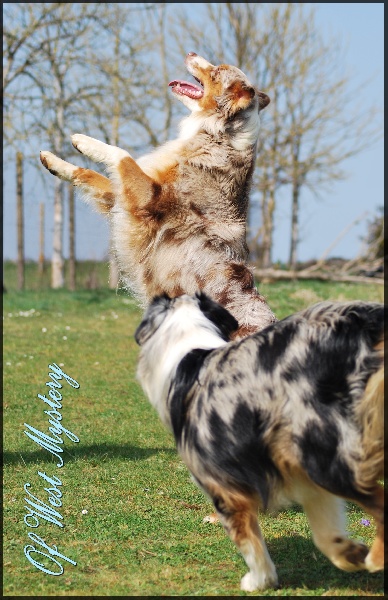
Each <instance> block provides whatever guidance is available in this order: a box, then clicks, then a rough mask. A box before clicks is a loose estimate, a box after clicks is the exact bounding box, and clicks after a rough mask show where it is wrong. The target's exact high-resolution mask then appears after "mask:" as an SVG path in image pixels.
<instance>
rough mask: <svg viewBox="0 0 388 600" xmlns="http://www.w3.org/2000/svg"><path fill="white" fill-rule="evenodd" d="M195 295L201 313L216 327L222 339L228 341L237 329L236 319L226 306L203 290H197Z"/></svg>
mask: <svg viewBox="0 0 388 600" xmlns="http://www.w3.org/2000/svg"><path fill="white" fill-rule="evenodd" d="M196 297H197V298H198V301H199V308H200V310H201V311H202V313H203V314H204V315H205V317H206V318H207V319H209V321H211V322H212V323H214V325H216V327H218V329H219V330H220V332H221V335H222V337H223V339H224V340H225V341H227V342H229V340H230V336H231V334H232V333H233V332H234V331H236V330H237V329H238V322H237V321H236V319H235V318H234V317H233V315H231V314H230V312H229V311H228V310H226V308H224V307H223V306H221V304H218V302H215V301H214V300H212V299H211V298H209V296H207V295H206V294H205V293H204V292H197V293H196Z"/></svg>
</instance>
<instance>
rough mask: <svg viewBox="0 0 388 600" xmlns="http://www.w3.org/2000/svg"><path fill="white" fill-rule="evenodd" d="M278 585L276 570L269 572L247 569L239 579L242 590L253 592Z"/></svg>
mask: <svg viewBox="0 0 388 600" xmlns="http://www.w3.org/2000/svg"><path fill="white" fill-rule="evenodd" d="M277 586H278V576H277V574H276V571H275V570H273V571H272V572H270V573H255V572H253V571H249V572H248V573H247V574H246V575H244V577H243V578H242V579H241V589H242V590H243V591H244V592H254V591H255V590H266V589H268V588H276V587H277Z"/></svg>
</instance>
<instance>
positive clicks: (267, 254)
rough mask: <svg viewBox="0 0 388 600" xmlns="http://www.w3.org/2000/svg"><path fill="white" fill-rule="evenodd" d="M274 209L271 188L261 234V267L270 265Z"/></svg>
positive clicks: (265, 267) (273, 195) (266, 267)
mask: <svg viewBox="0 0 388 600" xmlns="http://www.w3.org/2000/svg"><path fill="white" fill-rule="evenodd" d="M274 209H275V194H274V191H273V189H271V190H270V191H269V199H268V201H267V202H266V207H265V215H263V217H264V234H263V259H262V264H263V269H268V268H269V267H270V266H271V265H272V241H273V213H274Z"/></svg>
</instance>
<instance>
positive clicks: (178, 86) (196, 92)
mask: <svg viewBox="0 0 388 600" xmlns="http://www.w3.org/2000/svg"><path fill="white" fill-rule="evenodd" d="M195 79H197V78H195ZM197 81H198V83H200V84H201V82H200V81H199V79H197ZM168 85H169V86H170V87H172V91H173V92H175V94H180V95H181V96H188V97H189V98H193V99H194V100H199V98H202V96H203V94H204V90H203V87H202V84H201V87H200V86H199V85H195V84H193V83H189V82H188V81H179V80H178V79H176V80H174V81H170V83H169V84H168Z"/></svg>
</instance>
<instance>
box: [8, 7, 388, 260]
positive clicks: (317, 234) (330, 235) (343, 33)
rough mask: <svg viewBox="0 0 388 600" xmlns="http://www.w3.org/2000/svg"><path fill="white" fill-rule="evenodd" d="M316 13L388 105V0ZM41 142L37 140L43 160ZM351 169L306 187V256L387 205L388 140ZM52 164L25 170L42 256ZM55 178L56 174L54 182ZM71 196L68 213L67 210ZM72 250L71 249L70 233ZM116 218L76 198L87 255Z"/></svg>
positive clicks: (281, 220)
mask: <svg viewBox="0 0 388 600" xmlns="http://www.w3.org/2000/svg"><path fill="white" fill-rule="evenodd" d="M314 6H315V7H316V9H317V11H316V18H317V23H318V26H319V27H320V28H321V31H322V34H323V36H324V37H332V36H333V37H335V38H336V37H339V38H340V39H341V40H342V41H343V44H344V46H345V48H346V53H345V59H346V62H345V64H344V70H345V72H346V73H349V74H350V76H351V80H352V87H356V86H357V84H359V83H362V82H364V81H367V80H369V78H371V77H372V81H370V82H369V83H368V85H367V86H365V88H364V89H362V90H361V92H360V98H361V99H362V98H365V105H366V106H370V105H371V104H375V105H378V106H380V107H381V108H382V107H383V102H384V95H383V94H384V91H383V83H384V82H383V56H384V48H383V34H384V25H383V23H384V5H383V3H371V4H369V3H315V4H314ZM39 150H40V148H37V160H39V159H38V155H39ZM343 167H344V169H345V170H346V172H347V174H348V177H347V179H346V180H345V181H340V182H338V183H336V184H335V186H333V188H332V190H331V191H330V192H329V193H327V194H325V195H324V196H323V198H322V199H321V200H316V198H315V197H313V196H312V195H310V194H309V193H308V192H305V193H304V194H303V196H302V202H301V206H302V210H301V242H300V246H299V259H300V260H309V259H312V258H319V257H320V256H321V255H322V254H323V253H324V252H325V250H326V249H327V248H328V247H329V246H330V245H331V244H332V242H334V240H335V239H336V238H337V237H338V236H340V235H341V233H342V232H343V231H344V230H345V229H346V228H347V227H348V226H349V225H350V224H351V223H352V222H353V221H354V220H355V219H356V218H358V217H361V216H362V215H364V213H365V212H368V214H369V216H372V215H373V214H375V213H376V211H377V209H378V207H379V206H382V205H383V202H384V197H383V185H384V184H383V141H382V140H381V141H379V142H378V143H376V144H375V145H374V146H373V147H372V148H370V149H368V150H365V151H364V152H362V153H361V154H359V155H358V156H356V157H353V158H351V159H349V160H348V161H347V162H346V163H344V164H343ZM47 177H50V176H47V174H46V172H45V173H44V176H39V175H38V173H37V172H36V171H34V170H32V169H28V168H27V169H26V174H25V185H24V189H25V224H26V225H25V230H26V240H25V251H26V257H27V258H32V259H34V260H36V259H37V257H38V253H39V203H40V202H44V203H45V207H46V219H47V228H46V241H45V254H46V257H47V258H49V257H51V244H52V222H53V215H52V201H51V199H50V197H49V192H50V195H51V189H52V188H50V187H49V186H47V187H45V186H44V183H45V181H46V183H47ZM14 178H15V176H14V173H13V172H11V171H10V170H9V169H8V168H5V170H4V184H5V185H4V191H5V195H4V258H6V259H15V258H16V255H17V248H16V210H15V185H14ZM50 183H51V182H50ZM66 204H67V203H65V219H66V218H67V214H66ZM366 219H367V217H365V216H364V217H363V218H362V220H361V222H360V223H359V224H358V225H356V226H354V227H352V228H351V230H350V231H349V232H348V233H347V234H346V235H345V236H344V237H343V238H342V240H341V241H340V242H339V243H338V244H337V245H336V246H335V247H334V248H333V250H332V252H331V253H330V254H331V255H332V256H342V257H344V258H353V257H354V256H356V255H357V254H358V253H359V251H360V249H361V240H360V238H361V237H362V236H364V235H365V233H366ZM289 230H290V215H289V211H288V209H287V203H282V206H281V208H279V209H278V211H277V213H276V230H275V234H274V251H273V260H274V261H277V260H281V261H286V260H287V258H288V252H289V239H290V231H289ZM64 248H65V255H67V253H68V244H67V236H66V235H65V244H64ZM108 248H109V235H108V226H107V223H106V221H105V219H104V218H103V217H101V216H100V215H97V214H95V213H93V212H92V210H91V208H90V207H89V206H87V205H85V204H84V203H83V202H81V201H80V200H78V201H77V206H76V253H77V258H79V259H87V258H90V259H97V260H99V259H103V258H104V257H105V256H106V255H107V252H108Z"/></svg>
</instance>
